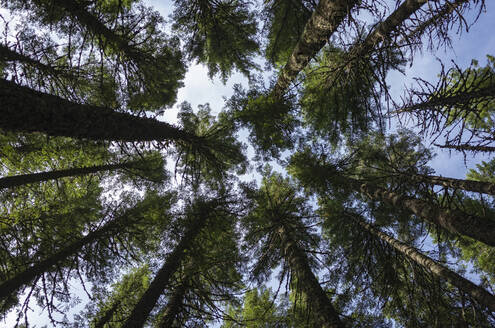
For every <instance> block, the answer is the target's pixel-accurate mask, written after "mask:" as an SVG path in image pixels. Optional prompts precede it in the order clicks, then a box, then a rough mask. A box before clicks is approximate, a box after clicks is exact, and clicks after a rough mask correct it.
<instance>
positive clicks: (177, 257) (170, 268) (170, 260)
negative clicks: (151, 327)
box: [122, 217, 206, 328]
mask: <svg viewBox="0 0 495 328" xmlns="http://www.w3.org/2000/svg"><path fill="white" fill-rule="evenodd" d="M205 224H206V218H203V217H200V218H199V219H197V220H195V221H193V222H192V225H191V226H190V227H189V228H188V230H187V231H186V233H185V234H184V236H183V237H182V239H181V240H180V242H179V243H178V244H177V246H176V247H175V249H174V250H173V251H172V253H170V254H169V255H168V256H167V259H166V260H165V263H164V264H163V266H162V267H161V268H160V270H159V271H158V273H157V274H156V276H155V278H154V279H153V281H152V282H151V284H150V286H149V287H148V289H147V290H146V291H145V292H144V294H143V296H141V298H140V300H139V302H138V303H137V304H136V306H135V307H134V309H133V310H132V313H131V314H130V316H129V318H128V319H127V320H126V322H125V323H124V325H123V326H122V328H136V327H143V326H144V324H145V322H146V319H147V318H148V316H149V314H150V312H151V310H153V308H154V307H155V304H156V302H157V301H158V299H159V298H160V296H161V295H162V294H163V291H164V290H165V288H166V287H167V285H168V284H169V280H170V278H171V277H172V275H173V274H174V273H175V272H176V271H177V270H178V268H179V266H180V264H181V262H182V260H183V259H184V257H185V251H186V250H187V249H188V248H189V247H190V246H191V243H192V242H193V241H194V239H195V238H196V236H197V235H198V234H199V233H200V231H201V229H202V228H203V226H204V225H205Z"/></svg>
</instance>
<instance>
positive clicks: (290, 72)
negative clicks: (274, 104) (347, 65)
mask: <svg viewBox="0 0 495 328" xmlns="http://www.w3.org/2000/svg"><path fill="white" fill-rule="evenodd" d="M358 2H359V1H357V0H347V1H346V0H333V1H332V0H320V2H319V3H318V5H317V6H316V9H315V11H314V12H313V15H312V16H311V17H310V19H309V20H308V22H307V23H306V26H305V28H304V31H303V33H302V35H301V38H300V39H299V41H298V42H297V44H296V46H295V48H294V50H293V51H292V54H291V55H290V57H289V59H288V61H287V63H286V64H285V66H284V68H283V69H282V71H281V72H280V75H279V77H278V80H277V83H276V84H275V86H274V88H273V91H272V93H273V95H274V96H275V97H278V98H280V97H281V96H282V95H283V94H284V93H285V91H286V90H287V88H288V87H289V85H290V84H291V83H292V81H294V79H295V78H296V77H297V75H298V74H299V72H300V71H301V70H302V69H303V68H304V67H305V66H306V65H307V64H308V62H309V61H310V60H311V58H313V57H314V56H315V55H316V54H317V53H318V52H319V51H320V50H321V48H323V46H324V45H325V44H326V43H327V42H328V39H329V38H330V36H331V35H332V34H333V33H334V32H335V31H336V30H337V27H338V26H339V25H340V24H341V23H342V21H343V20H344V18H345V17H346V16H347V15H348V14H349V12H350V10H351V9H352V7H354V6H355V5H356V4H357V3H358Z"/></svg>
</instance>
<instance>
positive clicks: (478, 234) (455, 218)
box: [348, 178, 495, 246]
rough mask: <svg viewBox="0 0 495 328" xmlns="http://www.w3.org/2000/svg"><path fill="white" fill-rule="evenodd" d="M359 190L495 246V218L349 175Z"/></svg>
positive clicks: (448, 228) (454, 231) (452, 230)
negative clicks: (379, 185)
mask: <svg viewBox="0 0 495 328" xmlns="http://www.w3.org/2000/svg"><path fill="white" fill-rule="evenodd" d="M348 180H349V182H350V183H351V184H353V186H354V188H355V189H356V190H360V191H361V192H362V193H363V194H364V195H366V196H368V197H369V198H370V199H373V200H381V201H384V202H387V203H389V204H391V205H393V206H396V207H397V208H399V207H400V208H407V209H408V210H410V211H411V212H413V213H414V214H415V215H417V216H418V217H420V218H423V219H425V220H426V221H429V222H431V223H434V224H436V225H438V226H440V227H442V228H444V229H445V230H447V231H449V232H452V233H455V234H460V235H464V236H468V237H471V238H473V239H476V240H479V241H481V242H483V243H485V244H487V245H490V246H495V220H492V219H489V218H482V217H479V216H476V215H468V214H465V213H463V212H460V211H457V210H451V209H445V208H442V207H439V206H437V205H435V204H433V203H431V202H427V201H424V200H421V199H417V198H414V197H409V196H402V195H398V194H396V193H394V192H391V191H388V190H385V189H383V188H380V187H377V186H374V185H371V184H368V183H362V182H361V181H359V180H355V179H352V178H348Z"/></svg>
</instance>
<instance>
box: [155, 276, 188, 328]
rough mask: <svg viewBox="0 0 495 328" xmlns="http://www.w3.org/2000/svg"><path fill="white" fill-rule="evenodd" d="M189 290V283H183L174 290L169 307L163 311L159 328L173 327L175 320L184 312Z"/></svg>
mask: <svg viewBox="0 0 495 328" xmlns="http://www.w3.org/2000/svg"><path fill="white" fill-rule="evenodd" d="M187 288H188V286H187V281H182V282H181V283H180V285H179V286H177V287H176V288H175V289H174V293H173V294H172V296H171V297H170V299H169V301H168V303H167V306H166V307H165V310H164V311H163V314H162V317H161V319H160V322H159V324H158V327H160V328H169V327H172V325H173V324H174V321H175V319H176V318H177V316H178V314H179V313H180V312H181V310H182V306H183V303H184V297H185V295H186V291H187Z"/></svg>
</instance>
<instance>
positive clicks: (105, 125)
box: [0, 79, 203, 143]
mask: <svg viewBox="0 0 495 328" xmlns="http://www.w3.org/2000/svg"><path fill="white" fill-rule="evenodd" d="M0 104H2V106H1V107H0V114H1V116H2V119H1V120H0V129H3V130H5V131H23V132H42V133H45V134H47V135H50V136H65V137H71V138H76V139H81V138H84V139H90V140H116V141H152V140H174V141H183V142H187V143H194V142H201V141H203V139H202V138H201V137H197V136H195V135H194V134H191V133H188V132H186V131H183V130H181V129H179V128H177V127H174V126H172V125H170V124H167V123H164V122H160V121H157V120H154V119H150V118H144V117H137V116H133V115H130V114H127V113H119V112H116V111H114V110H112V109H110V108H104V107H98V106H91V105H82V104H78V103H75V102H71V101H68V100H65V99H63V98H60V97H58V96H54V95H50V94H46V93H43V92H39V91H35V90H32V89H30V88H27V87H24V86H20V85H17V84H15V83H13V82H10V81H7V80H4V79H0Z"/></svg>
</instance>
